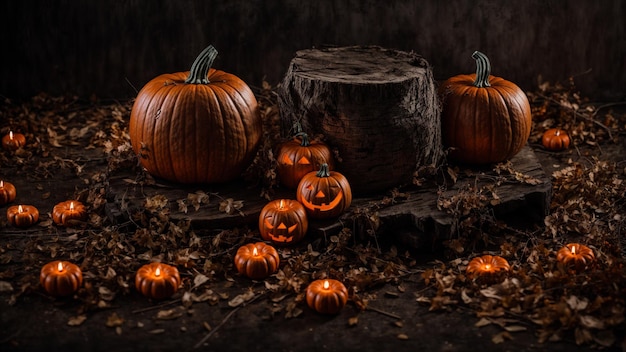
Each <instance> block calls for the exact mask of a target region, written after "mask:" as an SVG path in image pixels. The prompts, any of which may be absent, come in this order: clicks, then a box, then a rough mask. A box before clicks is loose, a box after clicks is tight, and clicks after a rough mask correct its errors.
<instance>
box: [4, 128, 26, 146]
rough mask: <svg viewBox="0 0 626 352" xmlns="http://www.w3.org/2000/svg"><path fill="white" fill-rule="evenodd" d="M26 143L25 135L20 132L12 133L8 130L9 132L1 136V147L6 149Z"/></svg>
mask: <svg viewBox="0 0 626 352" xmlns="http://www.w3.org/2000/svg"><path fill="white" fill-rule="evenodd" d="M24 145H26V137H25V136H24V135H23V134H21V133H13V131H9V134H7V135H5V136H4V137H2V147H3V148H4V149H7V150H16V149H18V148H20V147H23V146H24Z"/></svg>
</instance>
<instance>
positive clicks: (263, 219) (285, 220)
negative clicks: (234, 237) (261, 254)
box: [259, 199, 309, 245]
mask: <svg viewBox="0 0 626 352" xmlns="http://www.w3.org/2000/svg"><path fill="white" fill-rule="evenodd" d="M308 227H309V220H308V219H307V216H306V211H305V210H304V207H303V206H302V204H300V203H298V202H297V201H295V200H292V199H279V200H273V201H271V202H269V203H267V204H266V205H265V206H264V207H263V209H261V214H259V232H261V237H263V239H264V240H266V241H271V242H273V243H275V244H278V245H288V244H293V243H296V242H298V241H300V240H301V239H303V238H304V235H306V231H307V229H308Z"/></svg>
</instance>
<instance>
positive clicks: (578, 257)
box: [556, 243, 596, 271]
mask: <svg viewBox="0 0 626 352" xmlns="http://www.w3.org/2000/svg"><path fill="white" fill-rule="evenodd" d="M556 260H557V261H559V262H560V263H562V264H563V265H565V266H566V267H568V268H572V269H574V270H576V271H583V270H584V269H585V268H587V267H588V266H590V265H592V264H593V263H594V261H595V260H596V256H595V255H594V254H593V250H592V249H591V248H589V247H587V246H585V245H583V244H579V243H568V244H566V245H565V247H563V248H561V249H559V251H558V252H557V254H556Z"/></svg>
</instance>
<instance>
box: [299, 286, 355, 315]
mask: <svg viewBox="0 0 626 352" xmlns="http://www.w3.org/2000/svg"><path fill="white" fill-rule="evenodd" d="M347 302H348V290H347V289H346V286H344V284H342V283H341V282H340V281H337V280H333V279H324V280H315V281H313V282H312V283H311V284H310V285H309V286H308V287H307V288H306V303H307V305H308V306H309V307H310V308H311V309H313V310H315V311H317V312H318V313H322V314H337V313H339V311H341V309H342V308H343V307H344V306H345V305H346V303H347Z"/></svg>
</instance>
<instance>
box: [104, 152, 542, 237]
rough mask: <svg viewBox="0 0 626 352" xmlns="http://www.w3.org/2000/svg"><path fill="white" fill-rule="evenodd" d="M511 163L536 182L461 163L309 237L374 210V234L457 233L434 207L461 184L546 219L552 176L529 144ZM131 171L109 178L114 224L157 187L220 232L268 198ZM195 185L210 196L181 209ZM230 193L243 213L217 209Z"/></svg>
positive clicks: (315, 225) (501, 212)
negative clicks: (144, 178) (451, 173)
mask: <svg viewBox="0 0 626 352" xmlns="http://www.w3.org/2000/svg"><path fill="white" fill-rule="evenodd" d="M511 164H512V165H511V169H512V170H514V171H515V172H517V173H518V174H517V175H518V178H521V177H526V178H530V179H533V180H535V181H536V182H535V183H537V184H529V183H526V182H520V181H518V180H515V179H514V178H515V174H513V175H510V174H508V175H505V176H502V175H500V177H499V178H498V175H497V174H496V172H495V171H493V170H483V171H481V170H476V169H467V168H462V167H461V168H459V171H458V172H457V173H458V178H457V180H456V183H452V182H450V180H447V185H446V184H444V182H443V178H441V177H439V178H441V181H437V182H436V181H434V180H432V182H430V181H429V182H426V184H425V185H424V186H421V187H416V186H411V187H407V189H406V190H401V192H402V196H401V197H396V199H395V202H394V203H393V204H388V202H383V199H384V198H385V197H389V196H390V193H389V192H387V194H380V195H377V196H369V197H367V198H360V197H358V195H356V196H355V198H354V199H353V203H352V206H351V211H350V212H349V213H346V214H344V215H342V216H341V218H340V219H337V220H332V221H326V222H318V221H311V223H310V226H309V235H308V236H312V237H315V236H329V235H332V234H334V233H337V232H339V231H340V230H341V228H343V227H344V226H345V227H350V228H352V229H353V230H354V231H355V233H356V234H358V233H365V232H367V230H369V229H371V224H370V223H368V221H369V220H366V221H364V219H367V218H368V217H369V216H370V215H374V217H375V218H377V221H378V222H379V225H380V226H379V227H378V229H377V234H378V233H385V231H387V230H393V231H396V232H397V231H400V232H405V233H408V234H409V236H408V237H407V236H402V237H403V242H405V244H408V245H409V246H415V247H418V246H419V242H420V237H422V236H423V237H424V239H426V240H428V241H431V240H433V239H440V240H444V239H448V238H450V237H451V236H454V235H455V233H456V224H457V223H458V217H456V216H454V215H451V214H449V213H448V212H446V211H443V210H440V209H439V208H438V206H437V201H438V199H453V197H454V196H455V195H457V196H458V195H460V194H461V193H460V192H461V190H463V189H468V188H473V189H474V190H479V189H481V188H483V187H492V189H491V190H490V191H489V192H487V193H485V194H486V195H487V196H488V197H492V193H491V192H493V193H495V194H496V195H497V197H498V198H499V199H498V200H497V201H496V202H493V204H489V205H488V206H487V207H488V208H491V210H492V211H493V214H495V216H496V217H502V218H511V217H513V218H517V219H521V221H525V222H527V221H529V219H530V221H536V222H542V221H543V218H544V216H545V215H547V214H548V211H549V204H550V199H551V189H552V186H551V182H550V178H549V177H548V176H547V175H546V174H545V172H544V170H543V169H542V167H541V164H540V163H539V161H538V159H537V157H536V156H535V153H534V152H533V151H532V149H531V148H530V147H528V146H526V147H524V148H523V149H522V151H521V152H520V153H519V154H518V155H516V156H515V157H514V158H513V159H512V160H511ZM134 177H135V176H134V175H131V174H123V173H120V174H114V175H111V177H110V180H109V189H108V195H109V196H108V199H109V202H108V204H107V213H108V215H109V217H110V218H111V219H112V220H113V221H115V222H117V223H123V222H126V221H128V219H129V217H130V214H132V213H133V212H135V211H137V210H138V209H141V208H142V207H143V206H144V204H145V201H146V199H147V198H150V197H154V196H155V195H159V194H160V195H163V196H165V197H166V198H167V199H168V200H169V208H170V218H171V219H175V220H176V219H189V220H190V221H191V222H192V226H193V228H194V229H196V230H198V229H206V230H216V231H217V230H220V229H227V228H235V227H241V226H244V225H248V226H250V227H251V228H256V226H257V225H256V222H257V221H258V216H259V213H260V211H261V209H262V208H263V206H264V205H265V204H266V203H267V200H265V199H263V198H261V197H260V196H259V194H260V190H259V189H248V188H246V186H245V185H243V184H241V183H232V184H225V185H219V186H210V185H209V186H180V185H175V184H171V183H166V182H162V181H158V182H157V184H156V185H153V186H146V185H141V184H139V183H136V182H134V181H133V179H134ZM496 180H499V184H496ZM198 191H200V192H204V193H206V194H208V195H209V202H208V203H206V204H202V205H201V206H200V208H199V209H198V210H197V211H196V210H195V209H194V207H193V206H192V205H191V204H190V203H189V201H185V202H186V203H188V204H189V206H188V211H187V213H184V212H181V211H179V206H178V202H179V201H181V200H186V199H187V198H188V194H194V193H196V192H198ZM438 191H439V193H438ZM292 193H293V192H291V191H285V190H278V191H277V197H276V198H279V197H280V198H292V199H295V194H292ZM228 198H232V199H233V200H234V201H243V207H242V208H241V209H239V210H240V211H241V212H235V213H234V214H232V215H229V214H226V213H225V212H223V211H220V210H219V204H220V202H222V201H223V200H224V199H228ZM490 200H493V198H491V199H490ZM488 203H491V202H489V201H488ZM496 203H497V204H496ZM406 242H409V243H406ZM410 242H415V243H410Z"/></svg>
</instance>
